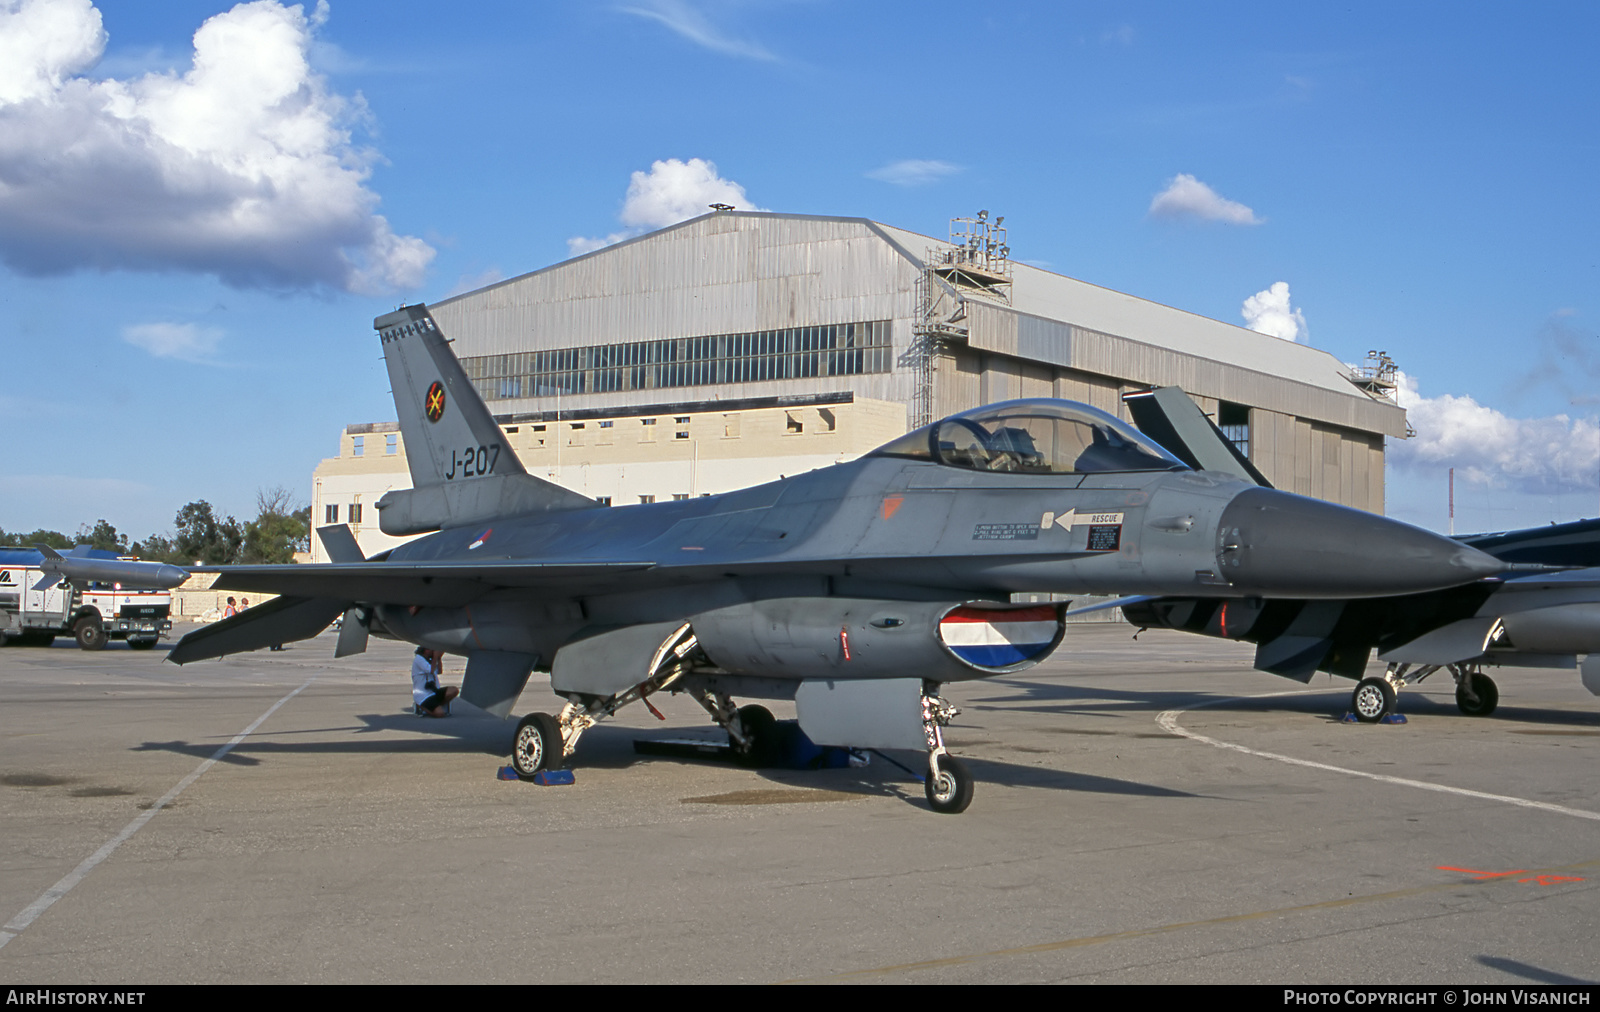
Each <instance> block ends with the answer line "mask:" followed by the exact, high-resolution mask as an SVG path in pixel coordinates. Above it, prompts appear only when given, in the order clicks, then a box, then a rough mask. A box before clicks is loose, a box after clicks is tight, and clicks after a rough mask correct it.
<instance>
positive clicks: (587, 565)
mask: <svg viewBox="0 0 1600 1012" xmlns="http://www.w3.org/2000/svg"><path fill="white" fill-rule="evenodd" d="M654 566H655V563H653V562H614V561H603V562H566V561H563V562H544V561H540V562H509V561H502V562H433V563H407V562H345V563H328V564H316V563H313V564H310V565H287V566H196V567H194V571H195V572H198V573H216V574H218V576H217V582H216V583H215V584H214V586H215V587H216V589H218V590H244V591H257V592H264V593H269V594H282V595H285V596H288V597H297V598H327V599H331V600H336V601H344V602H353V601H360V602H361V603H363V604H416V605H427V606H431V607H451V606H459V605H463V604H470V603H472V602H473V601H475V600H477V599H478V598H479V597H481V596H483V595H484V594H486V593H488V592H489V591H491V590H499V589H503V588H524V589H528V590H541V591H549V592H552V593H562V594H580V593H593V592H594V591H597V590H603V589H606V588H607V587H612V586H615V585H617V584H618V583H619V582H621V581H622V580H623V579H625V578H626V574H629V573H638V572H640V571H642V570H647V569H651V568H654ZM328 621H330V622H331V621H333V618H332V616H329V619H328ZM326 624H327V623H324V625H326Z"/></svg>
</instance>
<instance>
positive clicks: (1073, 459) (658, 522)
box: [169, 305, 1504, 812]
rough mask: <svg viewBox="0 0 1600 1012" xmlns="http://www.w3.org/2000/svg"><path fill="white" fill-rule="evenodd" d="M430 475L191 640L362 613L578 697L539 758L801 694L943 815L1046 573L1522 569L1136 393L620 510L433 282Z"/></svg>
mask: <svg viewBox="0 0 1600 1012" xmlns="http://www.w3.org/2000/svg"><path fill="white" fill-rule="evenodd" d="M374 326H375V327H376V329H377V330H378V331H379V333H380V335H381V338H382V343H383V349H384V354H385V357H386V360H387V363H388V369H389V378H390V381H391V383H392V388H393V391H394V397H395V405H396V408H397V410H398V412H399V420H400V428H401V431H402V433H403V435H404V438H405V442H406V449H407V455H408V460H409V464H410V468H411V476H412V480H413V482H414V486H415V487H414V488H412V489H410V490H406V491H396V492H390V493H389V494H387V495H386V496H384V497H383V499H381V500H380V501H379V502H378V511H379V523H380V527H381V528H382V530H384V531H385V532H387V533H389V534H394V535H406V534H418V533H423V532H432V533H428V534H426V536H424V537H420V538H418V539H416V540H414V541H411V542H408V543H406V544H404V545H402V546H400V547H398V548H395V549H393V550H392V551H390V552H388V553H387V554H386V555H385V556H380V557H375V558H373V559H363V558H362V557H361V552H360V551H359V549H357V547H356V545H355V541H354V538H353V537H352V536H351V535H350V533H349V530H348V529H347V528H344V527H332V528H322V529H321V530H320V531H319V536H321V537H322V538H323V543H324V544H325V545H327V546H328V548H329V554H330V556H331V557H332V558H333V559H334V562H332V563H330V564H326V565H291V566H232V567H220V568H215V569H210V568H205V567H201V568H202V571H207V572H219V573H220V574H221V575H220V577H219V579H218V581H217V584H216V586H217V587H218V588H219V589H224V590H241V591H268V592H274V593H277V594H280V595H283V596H281V597H279V598H278V599H277V600H275V601H272V602H271V603H269V604H267V605H265V606H261V607H257V608H254V609H251V610H250V611H248V612H246V613H244V614H243V615H241V616H239V617H237V618H233V619H230V620H226V621H223V622H221V623H218V624H217V625H214V626H211V627H208V628H206V629H203V630H200V631H198V632H194V633H190V634H189V635H188V636H186V637H184V639H183V640H182V641H181V642H180V643H179V644H178V645H177V647H176V648H174V649H173V651H172V653H171V654H170V655H169V656H170V658H171V659H172V660H173V661H176V662H178V663H180V664H182V663H187V662H189V661H197V660H201V659H203V658H208V657H217V656H221V655H223V654H230V653H236V652H238V651H242V650H252V649H259V648H261V647H263V646H268V645H271V644H274V643H283V642H288V641H290V640H296V639H303V638H306V637H310V636H313V635H315V634H317V633H318V632H320V631H321V630H322V629H323V628H325V627H326V626H327V625H328V623H329V622H330V621H331V620H332V619H333V618H334V617H335V616H338V615H340V614H341V613H343V614H344V622H343V624H342V626H341V629H340V634H339V644H338V647H337V648H336V654H337V655H344V654H349V653H353V652H357V651H360V650H363V649H365V646H366V642H367V636H368V634H369V633H376V634H379V635H383V636H390V637H395V638H398V639H401V640H405V641H407V642H410V643H416V644H419V645H421V646H426V647H431V648H434V649H439V650H444V651H447V652H449V653H453V654H459V655H463V656H465V657H466V659H467V666H466V675H465V677H464V682H463V685H462V691H461V698H462V699H465V700H466V701H468V702H470V703H473V704H475V705H477V706H479V707H482V708H483V709H485V710H487V711H488V712H490V713H493V714H496V715H499V716H502V717H503V716H506V715H507V714H509V712H510V709H511V707H512V705H513V704H514V703H515V701H516V700H517V698H518V696H519V695H520V693H521V692H522V689H523V686H524V685H525V684H526V682H527V680H528V677H529V674H530V672H532V671H534V670H540V671H548V672H549V675H550V685H551V688H552V689H553V690H554V691H555V693H556V694H557V695H558V696H559V697H560V698H561V699H562V701H563V702H564V705H563V706H562V708H561V709H560V711H559V712H558V713H556V714H554V715H551V714H547V713H534V714H530V715H528V716H526V717H524V718H522V720H521V722H520V723H519V724H518V725H517V730H516V734H515V737H514V744H513V749H512V764H513V765H514V766H515V767H516V769H517V772H518V773H519V774H521V775H523V776H524V777H531V776H533V775H534V774H536V773H537V772H539V771H540V770H541V769H546V768H552V767H558V766H560V765H561V764H562V763H564V762H565V761H567V759H569V758H570V757H571V755H572V753H573V750H574V748H575V746H576V745H577V743H578V740H579V738H580V737H581V736H582V734H583V733H584V731H585V730H586V729H588V728H589V727H592V726H593V725H594V724H595V722H596V721H599V720H601V719H602V718H604V717H607V716H610V715H611V714H613V713H615V712H616V711H617V710H618V709H620V708H621V707H623V706H626V705H627V704H629V703H632V702H637V701H640V700H643V699H645V698H646V697H648V696H650V695H652V694H654V693H658V692H662V691H668V692H675V693H685V694H687V695H689V696H691V697H692V698H694V699H695V700H697V701H698V702H699V703H700V704H701V705H702V706H704V707H705V709H706V711H707V712H708V713H709V714H710V715H711V718H712V719H713V720H714V721H715V722H716V723H717V724H718V725H720V726H721V727H723V728H724V729H726V731H727V734H728V737H729V739H730V742H731V744H732V745H733V746H734V748H735V750H736V752H737V753H738V754H740V755H742V756H743V757H744V758H745V759H746V761H748V762H750V763H751V764H760V763H763V762H765V761H767V760H768V759H769V758H771V757H772V756H773V752H774V749H775V748H776V739H777V731H776V728H775V722H774V720H773V716H772V714H771V713H770V712H769V711H768V710H767V709H766V708H765V707H763V706H761V705H759V704H749V705H745V706H736V705H735V703H734V697H746V698H756V699H768V700H772V699H792V700H794V702H795V706H796V709H797V711H798V716H799V721H800V726H801V728H802V729H803V730H804V731H805V733H806V734H807V735H808V736H809V737H810V738H811V739H812V740H813V741H814V742H816V743H817V744H820V745H841V746H856V747H863V748H867V747H870V748H916V749H926V751H927V755H928V776H927V780H926V783H927V796H928V801H929V804H930V805H931V807H932V808H933V809H934V810H935V811H939V812H959V811H962V810H963V809H965V808H966V807H967V804H968V802H969V801H970V800H971V797H972V789H973V782H972V778H971V776H970V775H969V773H968V772H967V770H966V768H965V767H964V766H963V765H962V764H961V763H960V762H959V761H957V760H956V759H955V758H953V757H951V756H950V755H949V754H948V753H947V751H946V749H945V745H944V740H943V736H942V733H941V730H940V729H941V727H942V726H943V725H945V724H947V723H948V721H949V720H950V718H951V716H953V714H954V712H955V711H954V709H953V708H952V707H951V706H950V705H949V704H948V703H947V702H946V701H944V700H943V699H942V698H941V697H940V695H939V688H940V686H941V685H942V684H943V683H945V682H951V681H958V680H962V679H973V678H985V677H989V676H992V675H997V674H1006V673H1011V672H1015V671H1020V670H1022V669H1025V668H1028V667H1030V666H1032V665H1034V664H1037V663H1038V662H1039V661H1041V660H1043V659H1044V658H1045V657H1047V656H1049V654H1050V652H1051V651H1053V650H1054V649H1055V648H1056V647H1057V646H1058V645H1059V644H1060V643H1061V640H1062V637H1063V634H1064V633H1065V624H1064V614H1065V609H1066V605H1065V604H1064V603H1061V604H1044V605H1039V604H1031V605H1016V604H1012V603H1011V595H1012V594H1014V593H1017V592H1024V591H1052V592H1068V593H1074V592H1080V591H1088V590H1094V591H1097V592H1102V593H1104V592H1108V591H1109V592H1113V593H1120V594H1129V595H1155V594H1163V595H1175V594H1183V595H1191V596H1194V595H1197V596H1202V597H1216V598H1229V599H1252V600H1263V599H1273V598H1281V597H1287V598H1294V599H1308V598H1315V599H1321V598H1334V599H1350V598H1361V597H1369V596H1378V595H1387V596H1392V595H1395V594H1404V593H1412V592H1421V591H1428V590H1434V589H1438V588H1442V587H1450V586H1455V585H1458V584H1464V583H1469V582H1472V581H1474V580H1477V579H1479V578H1481V577H1483V576H1484V575H1486V574H1491V573H1496V572H1499V571H1500V570H1501V569H1503V568H1504V567H1503V565H1502V564H1501V563H1500V562H1499V561H1497V560H1496V559H1494V558H1492V557H1490V556H1488V555H1485V554H1484V553H1482V552H1479V551H1478V550H1476V549H1474V548H1471V547H1468V546H1465V545H1462V544H1459V543H1457V542H1454V541H1451V540H1449V539H1447V538H1443V537H1440V536H1438V535H1435V534H1430V533H1428V532H1427V531H1423V530H1419V529H1417V528H1415V527H1409V526H1407V525H1405V524H1401V523H1397V522H1395V521H1392V520H1387V519H1385V518H1383V517H1380V516H1374V515H1371V514H1368V513H1362V512H1359V511H1357V510H1351V509H1345V508H1343V507H1340V506H1334V505H1330V504H1327V503H1322V502H1317V501H1315V500H1311V499H1304V498H1301V497H1298V496H1294V495H1290V494H1287V493H1284V492H1278V491H1274V490H1272V489H1266V488H1260V487H1256V486H1254V485H1251V484H1247V483H1246V482H1243V481H1240V480H1237V479H1235V478H1233V477H1231V476H1229V475H1227V474H1219V473H1211V472H1203V471H1197V470H1195V469H1192V468H1191V467H1189V466H1187V465H1185V464H1184V463H1183V462H1181V461H1180V460H1178V459H1177V458H1176V457H1174V456H1172V455H1171V454H1170V453H1168V452H1167V451H1165V450H1163V449H1162V448H1161V447H1160V446H1158V445H1156V444H1155V443H1154V442H1152V441H1151V440H1150V439H1148V438H1146V437H1145V436H1142V435H1141V434H1140V433H1139V432H1137V431H1136V430H1134V429H1133V428H1132V427H1131V426H1128V425H1126V424H1124V423H1122V422H1120V421H1119V420H1117V419H1116V418H1114V417H1113V416H1111V415H1109V414H1106V413H1104V412H1101V411H1097V410H1095V409H1094V408H1091V407H1088V406H1086V405H1082V404H1075V403H1071V402H1068V401H1058V400H1045V399H1036V400H1020V401H1010V402H1007V403H1003V404H995V405H991V406H989V407H984V408H978V409H976V410H972V411H964V412H962V413H960V414H957V415H953V416H951V417H949V418H946V419H943V420H942V421H939V422H936V423H934V424H932V425H928V426H925V427H923V428H920V429H917V430H915V431H913V432H910V433H908V434H906V435H905V436H902V437H900V438H898V439H896V440H894V441H893V442H891V443H889V444H888V445H886V446H884V447H882V448H880V449H878V450H876V451H875V452H873V453H870V454H868V455H866V456H864V457H862V458H860V459H857V460H855V461H852V462H849V463H845V464H838V465H834V466H832V467H827V468H822V469H819V470H816V471H811V472H809V473H807V474H802V475H796V476H794V477H791V478H785V479H782V480H780V481H776V482H772V483H770V484H766V485H760V486H756V487H754V488H748V489H744V490H742V491H738V492H729V493H726V494H723V495H714V496H706V497H701V498H697V499H691V500H684V501H674V502H663V503H655V504H648V505H638V506H626V507H620V508H615V509H611V508H600V504H599V503H597V502H594V501H592V500H590V499H587V498H585V497H583V496H580V495H577V494H576V493H574V492H571V491H569V490H567V489H564V488H561V487H559V486H557V485H555V484H552V483H550V482H547V481H543V480H541V479H539V478H537V477H534V476H532V475H529V474H527V473H526V472H525V471H524V470H523V467H522V465H521V463H520V462H519V461H518V460H517V457H516V456H515V454H514V453H512V452H511V450H510V449H509V448H508V447H507V446H506V445H505V437H504V435H503V434H502V433H501V431H500V429H499V428H498V427H497V426H496V424H495V422H494V419H493V417H492V416H491V415H490V414H489V411H488V409H487V408H486V407H485V406H484V403H483V401H482V400H481V399H479V397H478V396H477V394H476V392H475V391H474V390H473V388H472V386H471V384H470V383H469V382H468V379H467V377H466V375H465V373H464V372H463V371H462V368H461V365H460V363H459V362H457V360H456V358H455V356H454V355H453V354H452V353H451V352H450V350H449V347H448V345H447V344H446V342H445V339H444V336H443V335H442V334H441V333H440V332H439V327H438V325H437V323H435V321H434V320H433V318H432V316H431V315H430V314H429V312H428V310H427V308H426V307H425V306H420V305H419V306H411V307H408V308H404V309H401V310H399V311H398V312H395V313H391V314H388V315H386V316H382V317H379V318H378V319H377V320H376V321H375V324H374Z"/></svg>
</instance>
